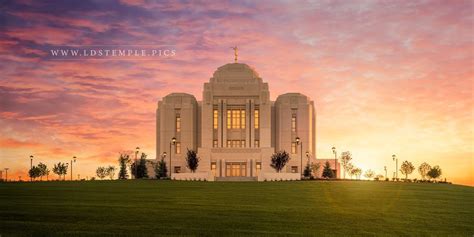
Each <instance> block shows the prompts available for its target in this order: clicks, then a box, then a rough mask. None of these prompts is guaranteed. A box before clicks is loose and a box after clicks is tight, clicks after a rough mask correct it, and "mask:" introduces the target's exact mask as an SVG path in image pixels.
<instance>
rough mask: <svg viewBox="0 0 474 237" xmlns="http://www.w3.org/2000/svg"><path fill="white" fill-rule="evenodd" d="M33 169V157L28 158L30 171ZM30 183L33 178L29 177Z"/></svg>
mask: <svg viewBox="0 0 474 237" xmlns="http://www.w3.org/2000/svg"><path fill="white" fill-rule="evenodd" d="M31 169H33V155H31V156H30V170H31ZM30 181H33V177H31V176H30Z"/></svg>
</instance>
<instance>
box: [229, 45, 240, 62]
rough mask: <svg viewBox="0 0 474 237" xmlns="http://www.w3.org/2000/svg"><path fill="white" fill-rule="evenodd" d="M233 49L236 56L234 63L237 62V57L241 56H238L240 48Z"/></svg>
mask: <svg viewBox="0 0 474 237" xmlns="http://www.w3.org/2000/svg"><path fill="white" fill-rule="evenodd" d="M231 49H233V50H234V56H235V58H234V62H237V56H238V55H239V54H238V48H237V46H234V47H231Z"/></svg>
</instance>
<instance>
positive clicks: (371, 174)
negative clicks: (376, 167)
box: [364, 170, 375, 179]
mask: <svg viewBox="0 0 474 237" xmlns="http://www.w3.org/2000/svg"><path fill="white" fill-rule="evenodd" d="M374 175H375V172H374V171H373V170H366V171H365V173H364V176H365V177H366V178H368V179H371V178H373V177H374Z"/></svg>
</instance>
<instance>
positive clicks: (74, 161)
mask: <svg viewBox="0 0 474 237" xmlns="http://www.w3.org/2000/svg"><path fill="white" fill-rule="evenodd" d="M72 163H76V157H75V156H74V157H72V160H71V181H72Z"/></svg>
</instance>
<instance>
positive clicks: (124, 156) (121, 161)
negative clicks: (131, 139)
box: [119, 153, 130, 179]
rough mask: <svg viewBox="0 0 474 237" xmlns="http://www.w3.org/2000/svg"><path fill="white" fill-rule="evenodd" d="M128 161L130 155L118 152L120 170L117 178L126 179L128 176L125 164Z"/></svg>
mask: <svg viewBox="0 0 474 237" xmlns="http://www.w3.org/2000/svg"><path fill="white" fill-rule="evenodd" d="M129 162H130V156H129V155H128V154H126V153H122V154H120V157H119V165H120V170H119V179H127V178H128V172H127V165H128V163H129Z"/></svg>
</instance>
